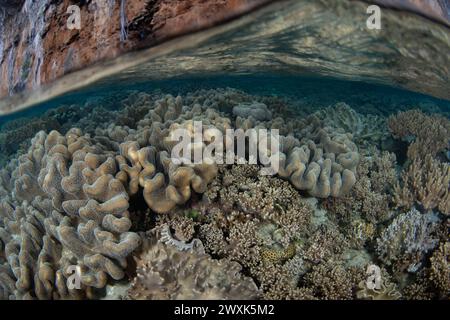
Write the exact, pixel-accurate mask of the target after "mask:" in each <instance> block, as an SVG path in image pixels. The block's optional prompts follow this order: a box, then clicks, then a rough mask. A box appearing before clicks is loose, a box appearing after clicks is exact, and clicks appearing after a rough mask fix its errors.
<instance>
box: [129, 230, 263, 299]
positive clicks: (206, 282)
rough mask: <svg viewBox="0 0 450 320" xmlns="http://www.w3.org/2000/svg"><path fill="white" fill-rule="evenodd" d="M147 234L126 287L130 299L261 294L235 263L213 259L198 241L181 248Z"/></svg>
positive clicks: (231, 297)
mask: <svg viewBox="0 0 450 320" xmlns="http://www.w3.org/2000/svg"><path fill="white" fill-rule="evenodd" d="M157 237H158V236H157V235H155V234H153V235H147V236H146V238H145V242H144V245H143V248H142V253H141V254H140V256H139V257H138V258H137V276H136V278H135V279H134V280H133V281H132V285H131V288H130V289H129V290H128V295H127V298H128V299H133V300H140V299H145V300H160V299H171V300H183V299H194V300H210V299H219V300H222V299H256V298H258V297H259V296H260V293H259V291H258V288H257V286H256V284H255V283H254V281H253V280H252V279H251V278H248V277H246V276H244V275H242V274H241V273H240V270H241V266H240V265H239V264H238V263H237V262H230V261H227V260H214V259H212V258H211V257H210V256H209V255H207V254H206V253H205V251H204V248H203V245H202V243H201V241H200V240H198V239H194V240H193V243H195V244H194V245H193V246H192V247H191V248H190V249H187V250H186V249H185V250H180V249H179V248H178V247H177V246H173V245H172V244H170V243H167V244H164V243H162V242H160V241H158V238H157Z"/></svg>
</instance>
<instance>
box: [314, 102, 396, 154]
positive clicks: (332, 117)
mask: <svg viewBox="0 0 450 320" xmlns="http://www.w3.org/2000/svg"><path fill="white" fill-rule="evenodd" d="M316 116H317V117H319V118H320V119H322V120H323V121H324V123H325V125H326V126H327V127H332V128H336V129H338V128H339V129H341V130H343V131H344V132H347V133H351V134H352V135H353V138H354V139H355V142H356V143H357V144H358V146H360V147H366V146H368V145H374V144H375V145H380V143H381V141H382V140H384V139H386V138H387V137H388V130H387V126H386V121H385V119H384V118H383V117H380V116H376V115H371V114H368V115H363V114H360V113H358V112H356V111H355V110H353V109H352V108H351V107H350V106H349V105H347V104H346V103H337V104H336V105H334V106H331V107H328V108H326V109H323V110H320V111H318V112H317V113H316Z"/></svg>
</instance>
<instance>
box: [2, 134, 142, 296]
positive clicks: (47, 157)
mask: <svg viewBox="0 0 450 320" xmlns="http://www.w3.org/2000/svg"><path fill="white" fill-rule="evenodd" d="M116 170H117V168H116V163H115V161H114V159H113V158H112V157H111V156H110V154H109V153H108V152H107V151H105V150H102V148H101V147H100V146H97V145H93V144H92V143H91V141H90V139H89V137H88V136H83V135H82V134H81V131H80V130H77V129H72V130H70V131H69V132H68V133H67V134H66V135H65V136H63V135H60V134H59V133H58V132H56V131H52V132H51V133H49V134H48V135H46V134H45V133H43V132H40V133H38V134H37V136H36V137H35V138H34V139H33V141H32V146H31V147H30V149H29V152H28V153H27V154H25V155H23V156H22V157H21V158H20V159H19V163H18V166H17V168H16V170H14V171H13V173H12V177H13V179H15V185H14V192H13V198H12V199H10V200H9V201H8V202H7V203H8V204H6V203H5V205H3V206H2V208H1V210H0V218H1V220H0V221H1V223H0V226H1V227H0V229H1V230H2V231H1V233H3V234H7V235H9V238H5V237H4V238H2V242H3V244H4V246H5V253H6V255H7V256H8V257H9V259H8V264H7V265H6V266H5V265H4V267H6V268H8V265H9V268H10V271H9V272H7V273H6V274H9V277H10V279H16V280H15V281H16V284H15V287H14V288H12V287H11V286H10V285H7V287H8V293H6V295H8V297H9V298H12V297H14V298H17V299H22V298H38V299H52V298H53V299H58V298H59V299H64V298H75V297H82V296H87V297H93V296H92V290H91V289H90V287H94V288H102V287H104V286H105V285H106V282H107V280H108V278H109V277H111V278H112V279H115V280H119V279H121V278H122V277H123V276H124V272H123V269H124V268H126V266H127V262H126V257H127V256H128V255H129V254H130V253H131V252H132V251H133V250H134V249H135V248H136V247H137V246H138V245H139V243H140V238H139V236H138V235H137V234H134V233H132V232H129V229H130V227H131V221H130V219H129V213H128V211H127V209H128V199H129V196H128V194H127V192H126V190H125V188H124V186H123V184H122V183H121V182H120V181H119V180H117V179H115V178H114V174H115V172H116ZM70 266H75V267H78V268H79V269H80V270H81V284H82V288H80V289H81V290H78V291H77V290H70V289H68V288H67V279H68V277H69V276H70V273H69V271H68V270H69V269H68V268H69V267H70ZM8 283H10V281H8ZM3 287H5V285H4V284H3Z"/></svg>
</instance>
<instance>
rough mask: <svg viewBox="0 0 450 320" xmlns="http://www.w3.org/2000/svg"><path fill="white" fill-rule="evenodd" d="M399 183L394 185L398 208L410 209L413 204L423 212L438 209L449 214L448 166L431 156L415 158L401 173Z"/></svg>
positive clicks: (449, 167)
mask: <svg viewBox="0 0 450 320" xmlns="http://www.w3.org/2000/svg"><path fill="white" fill-rule="evenodd" d="M401 180H402V181H401V183H397V184H396V185H395V193H394V197H395V198H394V200H395V202H396V204H397V206H399V207H406V208H411V207H412V206H413V205H414V203H417V204H419V205H420V206H422V207H423V208H424V209H425V210H433V209H438V210H439V211H440V212H442V213H444V214H446V215H449V214H450V191H449V184H450V165H449V164H448V163H442V162H441V161H439V160H436V159H434V158H432V157H431V155H427V156H425V158H424V159H423V160H422V159H421V158H415V159H414V160H413V162H412V163H411V164H410V165H409V166H408V167H407V168H406V169H405V170H404V171H403V174H402V179H401Z"/></svg>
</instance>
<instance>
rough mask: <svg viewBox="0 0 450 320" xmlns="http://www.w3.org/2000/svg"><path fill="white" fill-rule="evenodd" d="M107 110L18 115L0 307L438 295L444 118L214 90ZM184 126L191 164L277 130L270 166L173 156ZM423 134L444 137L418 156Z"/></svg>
mask: <svg viewBox="0 0 450 320" xmlns="http://www.w3.org/2000/svg"><path fill="white" fill-rule="evenodd" d="M113 104H114V105H115V108H109V107H108V105H107V101H104V104H102V103H101V102H100V101H97V103H96V104H94V105H93V104H92V103H88V104H87V105H85V106H61V108H60V109H59V110H58V112H54V113H48V114H46V115H41V117H43V118H53V120H55V121H58V123H59V129H58V130H59V131H56V130H54V129H53V128H51V127H46V128H43V127H33V125H32V122H30V128H34V129H33V130H36V131H38V132H35V133H34V136H33V137H32V138H31V139H29V138H25V139H24V141H22V143H21V148H20V149H19V150H18V151H16V153H11V154H9V155H8V156H7V161H6V165H4V166H3V168H2V169H1V170H0V198H1V199H0V200H1V202H0V203H1V205H0V271H1V273H0V299H100V298H107V299H186V298H189V299H212V298H216V299H254V298H262V299H356V298H358V299H399V298H405V299H448V298H449V294H450V284H449V281H448V279H449V278H448V274H449V268H448V257H449V253H448V242H449V241H448V240H449V238H448V223H449V220H448V219H449V216H450V193H449V181H450V165H449V162H448V159H446V155H447V153H448V139H449V137H450V135H449V132H450V121H449V120H448V118H445V117H442V116H439V115H438V114H434V115H430V114H426V113H424V112H422V111H418V110H410V111H405V112H400V113H398V114H395V115H391V117H390V118H389V119H387V118H383V117H381V116H379V117H378V116H377V117H376V116H373V115H365V114H360V113H358V112H357V111H355V110H354V109H352V108H351V107H350V106H348V105H346V104H343V103H338V104H336V105H334V106H322V110H318V111H317V110H315V108H316V106H314V107H312V106H303V108H301V107H302V105H298V102H295V101H292V100H289V99H284V98H279V97H273V96H267V97H265V96H256V95H249V94H247V93H245V92H242V91H238V90H236V89H231V88H226V89H212V90H199V91H194V92H190V93H187V94H185V95H183V96H172V95H166V94H163V93H161V92H152V93H145V92H131V93H130V94H129V95H128V96H127V97H126V98H124V99H123V100H122V101H120V102H117V101H114V102H113ZM117 104H119V106H118V105H117ZM299 109H300V110H303V111H302V112H298V110H299ZM64 114H66V115H67V117H66V118H62V117H61V115H64ZM17 121H18V122H19V123H20V124H23V122H22V121H21V120H17ZM199 121H201V125H200V129H201V131H200V134H201V135H202V138H203V139H202V142H200V143H198V141H197V142H195V140H192V142H193V143H191V144H190V145H189V151H190V152H189V153H188V154H191V156H193V153H195V150H201V151H202V152H203V153H204V152H205V150H206V149H208V148H210V146H211V143H212V141H213V139H211V137H212V134H213V132H215V133H216V134H217V133H224V132H226V130H228V129H242V130H248V129H264V130H265V131H262V132H263V133H261V134H260V138H261V139H262V140H261V141H264V142H265V143H262V144H259V147H260V148H263V150H264V151H271V152H272V149H271V148H270V147H269V145H268V144H267V142H268V141H269V140H270V141H271V142H270V143H273V142H272V141H273V140H272V137H273V136H272V132H271V131H267V130H268V129H278V130H279V134H280V135H279V137H278V138H277V139H278V141H279V142H280V148H279V150H278V151H273V154H272V155H277V156H279V158H280V159H281V160H280V166H279V170H278V171H277V172H275V174H274V175H262V174H261V170H262V169H264V164H263V163H262V162H261V159H259V161H257V162H256V163H251V161H250V160H251V159H250V158H247V156H245V157H244V158H233V159H234V160H235V161H234V162H233V164H223V163H219V162H218V161H217V160H216V159H217V158H215V157H213V158H207V159H204V160H211V161H204V162H202V163H193V162H191V163H186V162H174V161H172V160H171V154H172V151H173V150H174V149H175V147H176V142H177V140H176V139H175V140H174V136H176V132H177V130H179V129H185V132H187V133H188V136H189V137H190V138H194V137H195V135H196V134H198V132H196V131H195V129H196V123H198V122H199ZM50 126H51V125H50ZM12 127H14V126H13V125H12V124H11V126H10V128H12ZM30 130H31V129H30ZM424 132H429V133H431V134H432V137H430V139H434V140H436V141H441V140H442V141H443V142H444V141H445V142H447V144H444V143H441V144H437V145H436V147H435V148H433V149H432V152H428V151H429V150H430V149H429V148H430V145H429V143H427V140H426V139H428V136H426V135H425V134H424ZM219 136H220V135H219ZM216 137H217V136H216ZM235 138H236V139H237V137H235ZM402 140H405V141H402ZM235 143H237V140H236V141H235V140H234V138H233V139H229V137H226V136H223V144H224V145H225V146H227V147H228V146H233V147H232V148H231V150H234V146H235V145H236V144H235ZM264 148H267V150H265V149H264ZM401 148H403V150H400V151H399V149H401ZM2 149H3V146H2ZM216 152H218V153H219V155H220V154H222V153H221V152H220V151H217V150H216ZM394 152H396V153H397V154H399V155H401V154H406V155H407V159H406V160H404V161H403V163H397V157H396V153H394ZM204 154H205V153H204ZM190 160H193V158H190ZM368 266H376V267H378V269H379V270H380V275H381V278H382V283H381V284H380V287H379V288H378V289H370V288H369V287H367V286H366V284H365V283H366V282H365V280H366V278H367V275H366V270H367V267H368ZM74 270H75V271H76V272H77V274H78V275H79V283H78V287H77V286H75V287H74V286H73V283H72V282H71V279H72V276H73V273H74ZM120 288H122V290H121V289H120Z"/></svg>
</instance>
